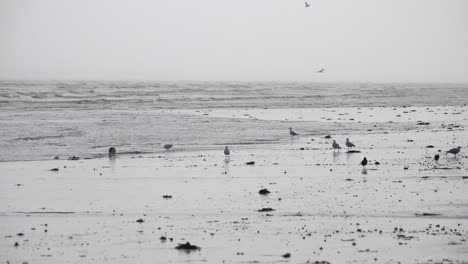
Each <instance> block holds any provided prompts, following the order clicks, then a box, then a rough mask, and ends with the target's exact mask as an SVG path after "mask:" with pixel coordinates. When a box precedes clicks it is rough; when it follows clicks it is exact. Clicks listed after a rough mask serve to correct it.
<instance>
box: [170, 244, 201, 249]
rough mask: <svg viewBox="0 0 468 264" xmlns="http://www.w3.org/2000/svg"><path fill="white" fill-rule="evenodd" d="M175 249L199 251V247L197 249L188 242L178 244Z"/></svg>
mask: <svg viewBox="0 0 468 264" xmlns="http://www.w3.org/2000/svg"><path fill="white" fill-rule="evenodd" d="M175 249H178V250H200V247H197V246H196V245H192V244H190V242H187V243H185V244H179V245H178V246H177V247H175Z"/></svg>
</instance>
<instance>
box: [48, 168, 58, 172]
mask: <svg viewBox="0 0 468 264" xmlns="http://www.w3.org/2000/svg"><path fill="white" fill-rule="evenodd" d="M50 171H59V168H53V169H50Z"/></svg>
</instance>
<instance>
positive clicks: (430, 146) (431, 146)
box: [426, 145, 434, 148]
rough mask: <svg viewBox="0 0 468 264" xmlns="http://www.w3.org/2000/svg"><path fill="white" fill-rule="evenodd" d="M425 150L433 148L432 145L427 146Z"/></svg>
mask: <svg viewBox="0 0 468 264" xmlns="http://www.w3.org/2000/svg"><path fill="white" fill-rule="evenodd" d="M426 148H434V146H433V145H427V146H426Z"/></svg>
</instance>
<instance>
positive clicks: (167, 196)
mask: <svg viewBox="0 0 468 264" xmlns="http://www.w3.org/2000/svg"><path fill="white" fill-rule="evenodd" d="M163 198H164V199H171V198H172V195H167V194H166V195H163Z"/></svg>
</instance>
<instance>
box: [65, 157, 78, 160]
mask: <svg viewBox="0 0 468 264" xmlns="http://www.w3.org/2000/svg"><path fill="white" fill-rule="evenodd" d="M79 159H80V157H76V156H73V157H70V158H68V160H79Z"/></svg>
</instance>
